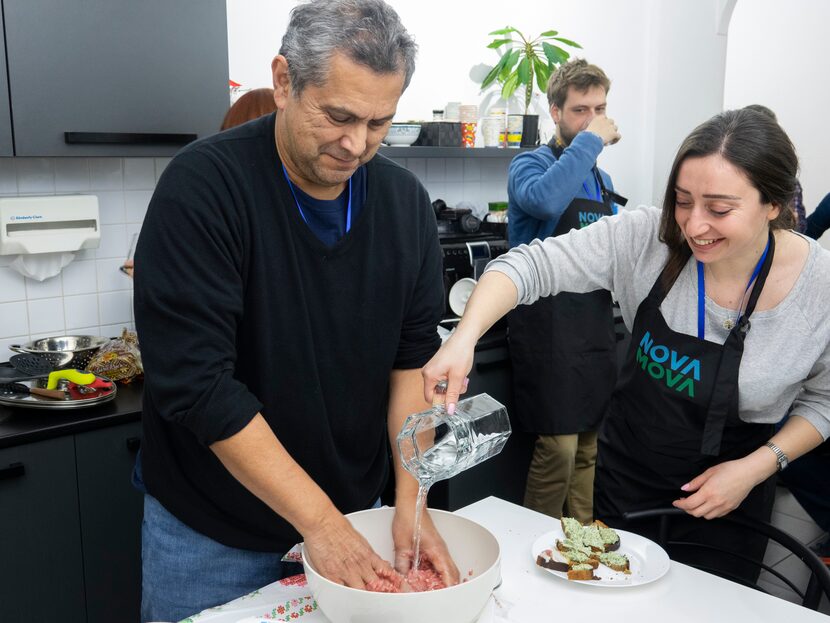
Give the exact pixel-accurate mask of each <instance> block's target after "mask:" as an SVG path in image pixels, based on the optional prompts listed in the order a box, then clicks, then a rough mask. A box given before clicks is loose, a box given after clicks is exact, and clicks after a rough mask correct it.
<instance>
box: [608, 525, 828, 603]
mask: <svg viewBox="0 0 830 623" xmlns="http://www.w3.org/2000/svg"><path fill="white" fill-rule="evenodd" d="M678 517H682V518H684V520H685V521H688V520H689V519H692V520H695V519H694V518H693V517H691V515H689V514H688V513H686V512H685V511H683V510H681V509H679V508H657V509H653V510H645V511H636V512H631V513H625V514H624V515H623V518H624V519H625V520H626V521H629V522H640V521H656V522H659V523H658V530H659V532H658V538H657V542H658V543H659V544H660V545H661V546H662V547H664V548H666V547H667V546H668V547H673V548H674V549H675V550H677V548H683V549H684V550H686V549H689V550H698V551H701V550H709V551H710V552H711V553H712V557H713V558H714V557H720V558H721V559H722V558H723V557H732V558H733V559H740V560H741V561H743V562H746V563H750V564H753V565H755V566H757V567H758V568H759V569H762V570H764V571H767V572H768V573H770V574H772V575H774V576H775V577H777V578H778V579H779V580H781V581H782V582H784V584H786V585H787V586H789V587H790V589H792V590H793V592H795V593H796V594H797V595H798V596H799V598H800V599H801V605H802V606H804V607H806V608H810V609H811V610H818V608H819V605H820V604H821V597H822V595H825V596H827V598H828V599H830V570H828V568H827V566H825V564H824V563H823V562H822V561H821V559H820V558H819V557H818V556H816V554H815V553H813V552H812V551H811V550H810V549H809V548H808V547H807V546H806V545H804V544H803V543H801V542H800V541H798V540H796V539H795V538H793V537H792V536H790V535H789V534H787V533H786V532H784V531H783V530H781V529H779V528H776V527H775V526H773V525H771V524H769V523H767V522H764V521H760V520H757V519H752V518H750V517H746V516H744V515H737V514H735V515H727V516H725V517H720V518H718V519H698V520H695V521H700V522H709V523H715V522H723V523H728V524H732V525H733V526H737V527H740V528H742V529H745V530H750V531H754V532H756V533H758V534H762V535H764V536H766V537H767V538H769V539H771V540H773V541H775V542H776V543H778V544H779V545H780V546H781V547H783V548H784V549H786V550H787V551H789V552H791V553H793V554H795V555H796V557H797V558H798V559H800V560H801V562H802V563H804V565H805V566H806V567H807V569H808V570H809V571H810V579H809V582H808V583H807V588H806V589H804V590H802V589H801V588H799V587H797V586H796V585H795V584H794V583H793V582H792V581H790V579H789V578H786V577H784V576H783V575H782V574H781V573H780V572H779V571H776V570H775V569H773V568H771V567H769V566H768V565H765V564H763V562H758V561H755V560H752V559H750V558H748V557H747V556H744V555H742V554H741V553H740V552H732V551H728V550H724V549H719V548H715V547H712V546H710V545H706V544H702V543H692V542H688V541H673V540H671V539H670V537H669V535H670V529H671V525H672V521H673V520H674V519H676V518H678ZM694 566H695V567H696V568H698V569H700V570H702V571H707V572H709V573H713V574H715V575H718V576H720V577H723V578H726V579H728V580H732V581H734V582H738V583H739V584H743V585H744V586H749V587H750V588H754V589H756V590H759V591H761V592H764V593H767V592H768V591H766V590H764V589H763V588H762V587H761V586H758V584H753V583H750V582H747V581H746V580H744V579H741V578H738V577H735V576H731V575H730V574H728V573H724V572H723V571H721V570H718V569H714V568H707V567H706V566H705V565H703V564H695V565H694Z"/></svg>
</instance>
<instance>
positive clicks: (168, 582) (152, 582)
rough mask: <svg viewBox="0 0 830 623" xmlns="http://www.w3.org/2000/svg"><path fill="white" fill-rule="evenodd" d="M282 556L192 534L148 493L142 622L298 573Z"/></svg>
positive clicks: (171, 617)
mask: <svg viewBox="0 0 830 623" xmlns="http://www.w3.org/2000/svg"><path fill="white" fill-rule="evenodd" d="M282 557H283V554H275V553H271V552H253V551H249V550H243V549H236V548H233V547H228V546H226V545H222V544H221V543H218V542H216V541H214V540H213V539H211V538H208V537H206V536H204V535H203V534H200V533H199V532H196V531H195V530H193V529H191V528H189V527H188V526H186V525H185V524H183V523H182V522H181V521H179V520H178V519H176V518H175V517H174V516H173V515H172V514H171V513H169V512H168V511H167V510H166V509H165V508H164V507H163V506H162V505H161V503H160V502H159V501H158V500H156V499H155V498H154V497H152V496H151V495H147V494H145V496H144V521H143V522H142V526H141V563H142V592H141V620H142V622H146V621H179V620H181V619H184V618H186V617H188V616H190V615H192V614H196V613H197V612H200V611H202V610H204V609H205V608H210V607H212V606H218V605H220V604H223V603H226V602H228V601H230V600H232V599H236V598H237V597H241V596H242V595H245V594H247V593H250V592H251V591H254V590H256V589H258V588H261V587H263V586H265V585H266V584H270V583H271V582H275V581H277V580H279V579H281V578H284V577H288V576H290V575H294V574H295V573H302V571H303V568H302V565H299V564H297V563H286V562H282V561H281V560H280V559H281V558H282Z"/></svg>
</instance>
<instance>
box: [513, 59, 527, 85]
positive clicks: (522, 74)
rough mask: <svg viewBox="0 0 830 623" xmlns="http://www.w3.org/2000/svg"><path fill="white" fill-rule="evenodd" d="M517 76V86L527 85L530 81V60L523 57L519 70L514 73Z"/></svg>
mask: <svg viewBox="0 0 830 623" xmlns="http://www.w3.org/2000/svg"><path fill="white" fill-rule="evenodd" d="M516 73H517V74H518V76H519V84H527V83H528V81H529V80H530V59H529V58H528V57H527V56H525V57H524V58H523V59H522V62H521V63H519V69H518V70H517V71H516Z"/></svg>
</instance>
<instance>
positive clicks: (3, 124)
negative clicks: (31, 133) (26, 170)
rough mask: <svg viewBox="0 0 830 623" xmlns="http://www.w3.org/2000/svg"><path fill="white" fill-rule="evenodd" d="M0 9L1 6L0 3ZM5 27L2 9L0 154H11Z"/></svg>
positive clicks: (0, 37)
mask: <svg viewBox="0 0 830 623" xmlns="http://www.w3.org/2000/svg"><path fill="white" fill-rule="evenodd" d="M0 9H2V6H1V5H0ZM5 32H6V28H5V26H4V20H3V11H2V10H0V156H11V155H12V118H11V113H10V109H9V98H8V97H4V95H5V94H6V93H8V92H9V76H8V73H6V41H5Z"/></svg>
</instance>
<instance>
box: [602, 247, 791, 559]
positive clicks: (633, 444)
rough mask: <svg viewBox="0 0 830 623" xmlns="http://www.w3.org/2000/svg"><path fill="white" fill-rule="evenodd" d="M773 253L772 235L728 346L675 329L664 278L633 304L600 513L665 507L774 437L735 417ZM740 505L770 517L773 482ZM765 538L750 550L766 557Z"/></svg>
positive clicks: (605, 442) (732, 539)
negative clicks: (666, 312) (699, 479)
mask: <svg viewBox="0 0 830 623" xmlns="http://www.w3.org/2000/svg"><path fill="white" fill-rule="evenodd" d="M773 254H774V242H773V238H772V235H770V249H769V253H768V254H767V257H766V259H765V260H764V263H763V265H761V269H760V273H759V275H758V279H757V281H756V283H755V286H754V288H753V290H752V294H751V296H750V298H749V302H748V304H747V308H746V311H745V313H744V315H743V316H742V317H741V319H740V321H739V322H738V323H737V325H736V326H735V327H734V328H733V329H732V330H731V331H730V333H729V336H728V337H727V339H726V342H725V343H724V344H723V345H722V346H721V345H718V344H715V343H713V342H707V341H705V340H703V339H699V338H697V337H695V336H690V335H685V334H682V333H676V332H674V331H672V330H671V329H670V328H669V327H668V325H667V324H666V321H665V320H664V318H663V315H662V313H661V312H660V304H661V303H662V301H663V299H664V298H665V292H664V291H663V287H662V285H661V284H662V275H661V276H660V277H658V278H657V281H655V283H654V286H653V287H652V289H651V292H650V293H649V295H648V296H647V297H646V299H645V300H643V302H642V303H641V304H640V306H639V308H638V309H637V315H636V317H635V319H634V327H633V330H632V336H631V346H630V348H629V352H628V354H627V356H626V362H625V366H624V368H623V371H622V375H621V378H620V383H619V385H618V387H617V390H616V392H615V393H614V397H613V399H612V401H611V407H610V409H609V413H608V417H607V418H606V419H605V420H604V422H603V425H602V427H601V429H600V434H599V440H598V458H597V471H596V480H595V494H594V508H595V512H596V516H597V517H599V518H600V519H603V520H606V521H608V522H610V523H611V524H616V525H618V526H622V525H623V523H622V522H621V520H620V519H619V518H620V516H621V515H622V514H623V513H625V512H630V511H637V510H645V509H650V508H660V507H669V506H671V503H672V502H673V501H674V500H676V499H679V498H680V497H682V496H683V495H685V494H683V492H682V491H681V490H680V487H681V486H682V485H683V484H685V483H687V482H689V481H690V480H691V479H692V478H694V477H695V476H698V475H700V474H701V473H703V472H704V471H705V470H706V469H708V468H709V467H711V466H713V465H716V464H718V463H722V462H724V461H728V460H732V459H738V458H741V457H743V456H746V455H747V454H749V453H750V452H752V451H754V450H755V449H757V448H758V447H759V446H761V445H763V444H764V443H765V442H766V440H767V439H769V437H770V436H771V435H772V427H771V426H769V425H761V424H746V423H743V422H741V421H740V419H739V418H738V370H739V367H740V362H741V356H742V354H743V348H744V339H745V336H746V332H747V331H748V330H749V327H750V323H749V317H750V315H751V314H752V311H753V310H754V309H755V304H756V303H757V301H758V296H759V295H760V294H761V291H762V289H763V286H764V282H765V280H766V276H767V274H768V273H769V267H770V265H771V263H772V256H773ZM739 510H741V511H743V512H746V513H750V514H752V515H753V516H754V517H755V518H759V519H763V520H766V519H768V518H769V513H770V510H771V498H770V497H769V489H768V488H765V487H764V486H759V487H756V488H755V489H754V490H753V491H752V492H751V493H750V495H749V496H748V497H747V498H746V500H744V502H743V503H742V504H741V506H740V507H739ZM713 527H714V526H713ZM631 528H632V529H634V526H631ZM637 531H640V530H637ZM703 532H705V533H706V536H705V537H704V536H701V535H696V537H695V538H700V539H701V540H702V539H704V538H705V539H706V540H707V542H708V541H710V537H712V538H711V542H712V544H714V545H716V546H717V544H718V543H729V544H734V543H739V542H740V539H742V538H745V535H741V534H721V535H717V534H714V533H715V532H716V531H714V530H711V529H709V528H707V529H706V530H704V531H703ZM719 539H722V540H719ZM687 540H688V539H687ZM765 545H766V541H765V540H762V542H761V541H758V542H756V543H752V542H749V541H747V542H746V550H747V553H748V554H750V555H752V552H751V550H752V548H756V550H757V549H758V548H760V555H761V556H763V548H764V547H765ZM741 568H742V569H744V571H745V567H743V566H741ZM744 571H741V570H738V571H737V572H738V573H742V574H744V575H745V573H744Z"/></svg>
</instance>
